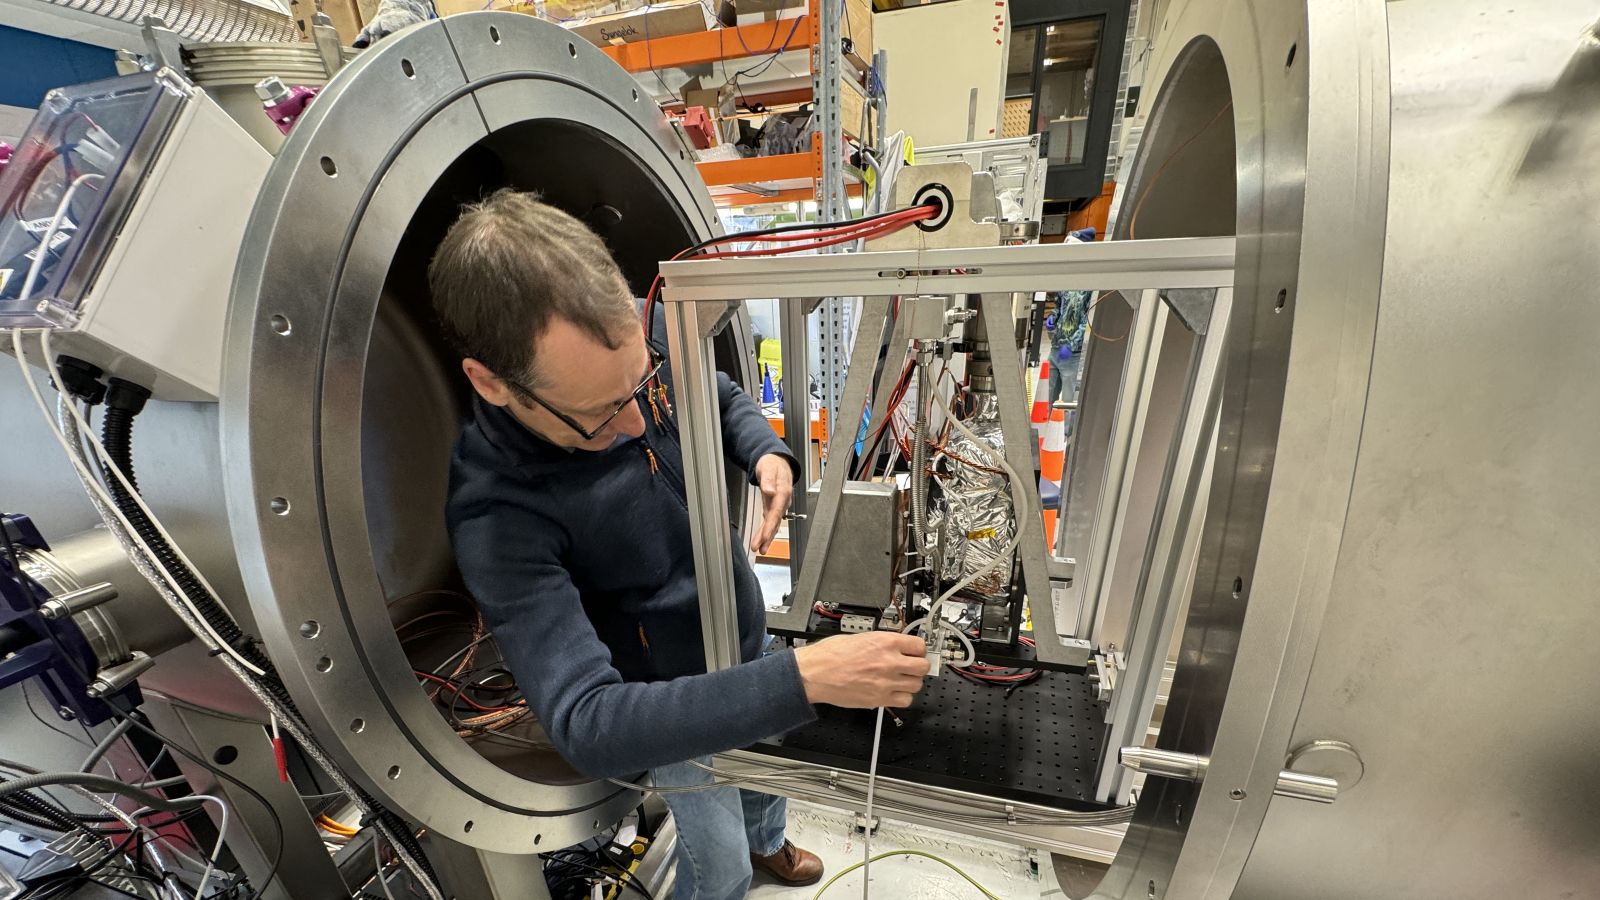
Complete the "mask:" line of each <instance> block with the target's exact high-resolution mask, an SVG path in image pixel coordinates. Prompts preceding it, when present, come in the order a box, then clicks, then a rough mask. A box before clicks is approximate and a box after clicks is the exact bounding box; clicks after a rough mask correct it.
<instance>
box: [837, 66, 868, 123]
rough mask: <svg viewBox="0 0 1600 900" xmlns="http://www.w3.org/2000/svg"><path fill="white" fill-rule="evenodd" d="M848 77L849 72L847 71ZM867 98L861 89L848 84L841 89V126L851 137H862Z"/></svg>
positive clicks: (846, 75)
mask: <svg viewBox="0 0 1600 900" xmlns="http://www.w3.org/2000/svg"><path fill="white" fill-rule="evenodd" d="M845 77H846V78H848V77H850V76H849V73H848V72H847V73H845ZM866 106H867V101H866V98H864V97H862V96H861V93H860V92H859V91H856V90H853V89H852V88H850V87H849V86H848V85H847V86H844V87H843V88H842V89H841V90H840V91H839V127H840V128H841V129H843V131H844V133H845V134H846V135H848V136H849V137H853V138H857V139H860V138H861V137H862V123H863V121H864V119H863V118H862V115H863V113H864V112H865V111H866Z"/></svg>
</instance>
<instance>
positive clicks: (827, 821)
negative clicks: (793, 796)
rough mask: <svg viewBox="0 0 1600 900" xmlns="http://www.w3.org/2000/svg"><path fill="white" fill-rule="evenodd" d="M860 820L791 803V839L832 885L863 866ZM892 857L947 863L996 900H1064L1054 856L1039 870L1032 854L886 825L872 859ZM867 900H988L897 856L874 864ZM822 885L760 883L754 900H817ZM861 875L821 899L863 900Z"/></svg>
mask: <svg viewBox="0 0 1600 900" xmlns="http://www.w3.org/2000/svg"><path fill="white" fill-rule="evenodd" d="M854 823H855V817H854V816H853V815H852V814H850V813H847V812H844V811H841V810H835V809H832V808H828V807H821V806H815V805H812V804H809V803H800V802H793V801H791V802H790V804H789V839H790V840H792V841H794V842H795V844H797V845H798V846H801V847H804V848H805V849H807V850H810V851H811V852H813V853H815V854H817V855H818V856H820V857H822V860H823V862H824V863H825V864H826V865H827V872H828V874H827V875H826V876H825V877H824V878H823V881H824V882H826V881H827V879H828V878H831V877H833V875H834V874H836V873H838V872H842V871H844V870H845V869H847V868H848V867H849V866H851V865H852V864H854V863H858V862H860V861H861V859H862V850H863V847H862V842H861V836H860V835H859V834H856V833H855V832H854V830H853V829H854ZM889 850H920V851H922V852H925V853H931V854H933V855H935V856H938V857H941V858H943V859H946V860H949V861H950V862H951V863H954V864H955V865H956V866H959V867H960V868H961V869H962V871H964V872H966V873H967V874H968V875H970V876H972V878H973V880H975V881H977V882H978V883H979V884H981V885H983V886H984V887H985V888H987V889H988V890H989V891H991V892H993V893H994V895H995V896H997V897H1001V898H1004V900H1058V898H1061V897H1063V896H1064V895H1063V894H1062V892H1061V889H1060V888H1059V887H1058V886H1057V884H1056V878H1055V872H1054V870H1053V869H1052V867H1051V866H1050V864H1049V856H1048V854H1040V855H1039V857H1040V859H1041V860H1042V861H1043V862H1042V864H1041V865H1040V866H1039V867H1038V871H1037V872H1035V871H1034V868H1035V867H1034V864H1033V860H1032V857H1031V856H1030V854H1029V852H1028V851H1027V850H1024V849H1022V848H1021V847H1016V846H1012V845H1008V844H996V843H992V842H989V841H983V840H978V839H975V838H969V837H966V836H963V835H957V834H952V833H950V832H945V831H936V830H934V829H931V828H921V827H919V826H915V825H906V824H903V823H900V822H893V821H884V822H883V823H882V825H881V826H880V827H879V829H878V834H877V836H876V837H874V839H873V841H872V852H873V855H877V854H879V853H883V852H885V851H889ZM871 872H872V874H871V885H870V888H871V891H870V894H869V896H870V897H875V898H880V900H969V898H975V900H982V897H983V895H982V893H980V892H979V891H978V889H977V888H974V887H973V886H972V885H971V884H968V883H967V881H966V880H965V879H963V878H962V877H961V876H960V875H959V874H957V873H956V872H954V871H952V870H950V869H948V868H946V867H945V866H942V865H940V864H939V863H937V862H934V861H933V860H930V859H924V858H922V857H911V856H903V857H891V858H889V859H885V860H881V861H879V862H876V863H873V864H872V870H871ZM819 887H821V885H815V886H812V887H803V888H795V887H785V886H782V885H778V884H774V883H772V882H770V881H763V880H762V878H761V876H759V875H758V876H757V878H756V883H755V884H754V885H753V886H752V888H751V890H750V893H749V895H748V897H749V900H802V898H803V900H811V898H813V897H815V896H816V895H817V890H818V888H819ZM861 890H862V878H861V870H860V869H857V870H855V871H854V872H851V873H850V874H848V875H846V876H844V877H843V878H841V879H839V881H838V882H836V883H834V885H833V886H832V887H830V888H828V890H827V893H825V894H823V895H822V900H844V898H854V897H857V896H860V895H861Z"/></svg>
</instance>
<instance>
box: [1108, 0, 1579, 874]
mask: <svg viewBox="0 0 1600 900" xmlns="http://www.w3.org/2000/svg"><path fill="white" fill-rule="evenodd" d="M1595 16H1596V12H1595V9H1594V7H1593V5H1592V4H1589V3H1579V2H1568V0H1550V2H1544V3H1538V4H1521V5H1518V4H1495V3H1489V2H1483V0H1451V2H1444V0H1407V2H1405V3H1382V2H1378V0H1335V2H1317V3H1293V2H1267V0H1188V2H1183V0H1179V2H1176V3H1174V4H1172V5H1171V7H1170V9H1169V10H1168V11H1167V13H1166V15H1165V19H1164V21H1163V22H1162V23H1160V25H1159V27H1158V28H1157V29H1156V31H1155V33H1156V34H1158V35H1159V39H1158V43H1157V45H1156V46H1155V47H1154V48H1153V51H1152V60H1153V63H1152V68H1151V71H1150V73H1149V75H1148V76H1147V79H1146V82H1145V85H1146V87H1145V91H1144V94H1145V97H1146V98H1148V99H1147V100H1146V101H1145V102H1146V104H1147V108H1148V109H1149V110H1150V112H1149V116H1148V121H1147V123H1146V126H1145V131H1144V134H1143V138H1142V141H1141V145H1140V147H1139V150H1138V157H1137V160H1136V162H1135V163H1134V165H1133V167H1132V171H1131V173H1130V177H1129V178H1128V179H1127V182H1126V184H1125V185H1124V187H1123V189H1122V196H1121V198H1120V201H1119V203H1120V206H1119V210H1118V216H1117V223H1116V229H1115V231H1116V235H1117V236H1118V237H1121V238H1130V237H1137V238H1158V237H1177V236H1196V235H1217V234H1235V235H1237V238H1238V244H1237V246H1238V258H1237V273H1236V286H1235V293H1234V301H1233V303H1234V306H1233V314H1232V316H1231V320H1230V325H1229V331H1228V335H1227V349H1226V353H1225V363H1224V366H1225V372H1224V373H1223V374H1222V376H1221V379H1220V381H1221V383H1222V387H1221V394H1220V418H1219V425H1218V432H1217V435H1218V437H1217V442H1218V450H1217V453H1216V458H1215V477H1214V480H1213V482H1212V487H1211V491H1210V498H1209V503H1208V507H1207V509H1208V512H1207V519H1206V522H1205V531H1204V534H1203V537H1202V541H1201V549H1200V554H1199V565H1198V570H1197V571H1196V572H1195V575H1194V589H1193V594H1192V597H1191V598H1190V603H1189V612H1188V619H1187V622H1185V623H1184V625H1183V631H1182V644H1181V648H1180V651H1179V653H1178V657H1177V661H1178V666H1177V671H1176V675H1175V677H1174V679H1173V683H1172V688H1171V693H1170V699H1169V702H1168V705H1167V709H1166V712H1165V716H1164V725H1163V727H1162V729H1161V732H1160V736H1159V739H1158V743H1157V747H1158V749H1159V750H1161V751H1166V752H1175V753H1181V754H1193V755H1196V756H1202V757H1206V758H1207V759H1208V766H1207V771H1206V775H1205V780H1204V782H1203V784H1190V783H1184V782H1179V781H1174V780H1171V779H1152V780H1151V781H1150V782H1147V784H1146V787H1145V790H1144V793H1143V795H1142V796H1141V797H1140V800H1139V809H1138V813H1137V816H1136V818H1135V821H1134V823H1133V824H1132V826H1131V827H1130V829H1129V833H1128V837H1127V840H1126V841H1125V843H1124V845H1123V849H1122V851H1121V853H1120V854H1119V856H1118V858H1117V860H1116V863H1115V864H1114V866H1113V867H1112V871H1111V873H1110V874H1109V875H1108V876H1107V878H1106V879H1105V881H1104V883H1103V884H1102V885H1101V887H1100V889H1099V892H1098V894H1097V895H1096V896H1099V897H1108V898H1109V897H1117V898H1140V900H1146V898H1182V900H1191V898H1223V897H1237V898H1251V900H1254V898H1271V900H1284V898H1290V900H1300V898H1328V900H1334V898H1352V897H1384V898H1389V900H1406V898H1415V900H1422V898H1437V897H1459V898H1490V897H1509V896H1516V897H1563V896H1572V897H1578V896H1588V895H1589V894H1592V893H1593V890H1594V888H1593V886H1594V885H1595V884H1596V883H1600V854H1596V853H1595V851H1594V846H1595V845H1594V842H1593V841H1592V840H1589V839H1588V838H1589V836H1592V834H1593V832H1594V828H1593V822H1594V804H1593V797H1594V796H1595V794H1596V792H1597V791H1600V775H1597V774H1596V773H1595V772H1594V770H1593V767H1592V766H1587V765H1582V764H1574V761H1575V760H1581V759H1584V758H1586V757H1587V756H1588V755H1589V754H1588V750H1589V748H1592V747H1593V746H1594V745H1595V744H1596V743H1597V742H1600V718H1597V717H1596V716H1595V715H1593V714H1592V713H1591V712H1589V707H1590V704H1589V703H1588V700H1587V696H1588V695H1587V692H1586V691H1585V688H1584V687H1583V686H1584V685H1588V684H1591V683H1592V681H1593V672H1592V668H1593V667H1592V663H1591V660H1592V656H1593V653H1592V648H1591V646H1590V644H1591V643H1592V635H1593V634H1595V633H1596V632H1597V631H1600V604H1596V603H1594V602H1593V601H1592V598H1593V594H1594V592H1593V585H1594V584H1596V583H1597V582H1600V555H1597V554H1596V553H1595V549H1594V548H1595V534H1596V528H1595V522H1596V520H1595V512H1594V511H1595V510H1596V509H1600V479H1597V478H1596V477H1595V473H1594V462H1593V461H1594V460H1595V459H1596V458H1597V456H1600V428H1597V427H1596V425H1595V423H1596V421H1597V420H1600V407H1597V404H1596V402H1595V396H1596V394H1595V391H1594V389H1593V385H1594V384H1595V383H1597V381H1600V354H1596V353H1595V352H1594V350H1593V338H1594V336H1595V335H1596V334H1600V305H1597V304H1595V303H1592V302H1589V301H1588V300H1587V299H1586V298H1588V297H1589V296H1590V295H1591V294H1592V293H1593V290H1594V285H1595V284H1596V283H1600V254H1596V253H1595V251H1594V248H1595V247H1596V246H1600V224H1597V223H1600V216H1597V215H1596V212H1597V208H1596V207H1597V205H1600V203H1597V199H1596V192H1595V189H1594V187H1595V185H1597V184H1600V152H1597V150H1600V117H1596V116H1595V115H1594V114H1593V105H1592V102H1591V100H1592V97H1593V96H1594V90H1595V84H1596V78H1595V72H1596V71H1597V70H1600V33H1597V31H1596V29H1595ZM1092 353H1093V351H1092V350H1091V355H1092ZM1090 363H1091V364H1090V370H1089V375H1088V377H1089V378H1091V379H1092V378H1094V377H1095V375H1096V374H1097V373H1096V371H1095V368H1096V367H1095V366H1094V365H1093V359H1092V358H1091V360H1090ZM1093 391H1094V385H1092V384H1091V385H1089V386H1087V387H1086V389H1085V396H1086V398H1087V397H1089V396H1091V395H1092V393H1093ZM1512 659H1516V660H1537V662H1536V663H1535V664H1534V665H1535V666H1536V668H1537V671H1538V677H1537V679H1535V680H1534V681H1533V682H1529V681H1526V680H1523V679H1508V678H1506V677H1504V673H1503V671H1501V670H1500V669H1499V667H1498V665H1497V663H1498V661H1500V660H1512ZM1316 742H1339V743H1340V744H1342V745H1344V746H1348V747H1349V748H1353V751H1354V752H1356V753H1359V760H1360V762H1361V763H1362V764H1363V767H1364V776H1363V777H1361V780H1360V783H1359V785H1356V786H1355V787H1353V788H1350V789H1348V790H1341V791H1339V793H1338V799H1337V802H1334V803H1331V804H1327V805H1323V804H1321V803H1305V802H1300V801H1297V800H1291V799H1285V798H1279V799H1274V798H1273V791H1274V786H1275V784H1276V783H1277V781H1278V779H1279V776H1280V772H1281V771H1282V770H1283V769H1284V768H1285V763H1286V761H1287V760H1288V759H1289V758H1290V756H1291V750H1292V749H1293V748H1298V747H1304V746H1306V745H1308V744H1313V743H1316ZM1319 799H1320V797H1319Z"/></svg>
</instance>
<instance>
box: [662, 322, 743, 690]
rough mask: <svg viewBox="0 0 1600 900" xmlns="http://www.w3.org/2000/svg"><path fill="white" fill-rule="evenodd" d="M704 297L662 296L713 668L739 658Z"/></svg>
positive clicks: (719, 422)
mask: <svg viewBox="0 0 1600 900" xmlns="http://www.w3.org/2000/svg"><path fill="white" fill-rule="evenodd" d="M702 305H705V306H716V305H718V304H700V303H682V304H680V303H668V304H665V306H666V316H667V350H668V352H669V353H670V354H671V355H672V379H673V389H674V391H675V393H676V399H677V413H678V429H679V434H680V436H681V441H682V446H683V480H684V488H685V490H686V491H687V493H688V496H690V497H692V498H696V499H697V500H698V502H697V503H691V504H690V505H689V530H690V534H691V536H692V538H693V541H694V571H695V581H696V584H697V586H698V588H699V592H700V621H701V630H702V632H703V634H704V638H705V653H706V671H708V672H715V671H717V670H718V669H726V668H729V667H730V666H736V665H738V664H739V661H740V655H739V615H738V609H737V605H736V604H735V603H734V599H733V598H734V581H733V552H734V550H733V529H732V527H731V526H730V525H729V523H728V485H727V481H725V480H724V478H723V475H724V469H723V461H722V414H721V410H720V409H719V407H718V405H717V383H716V377H717V368H716V363H715V361H714V360H713V359H712V351H711V340H710V337H709V334H708V333H707V331H705V330H702V328H701V317H700V315H699V313H700V309H699V308H700V307H701V306H702Z"/></svg>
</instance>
